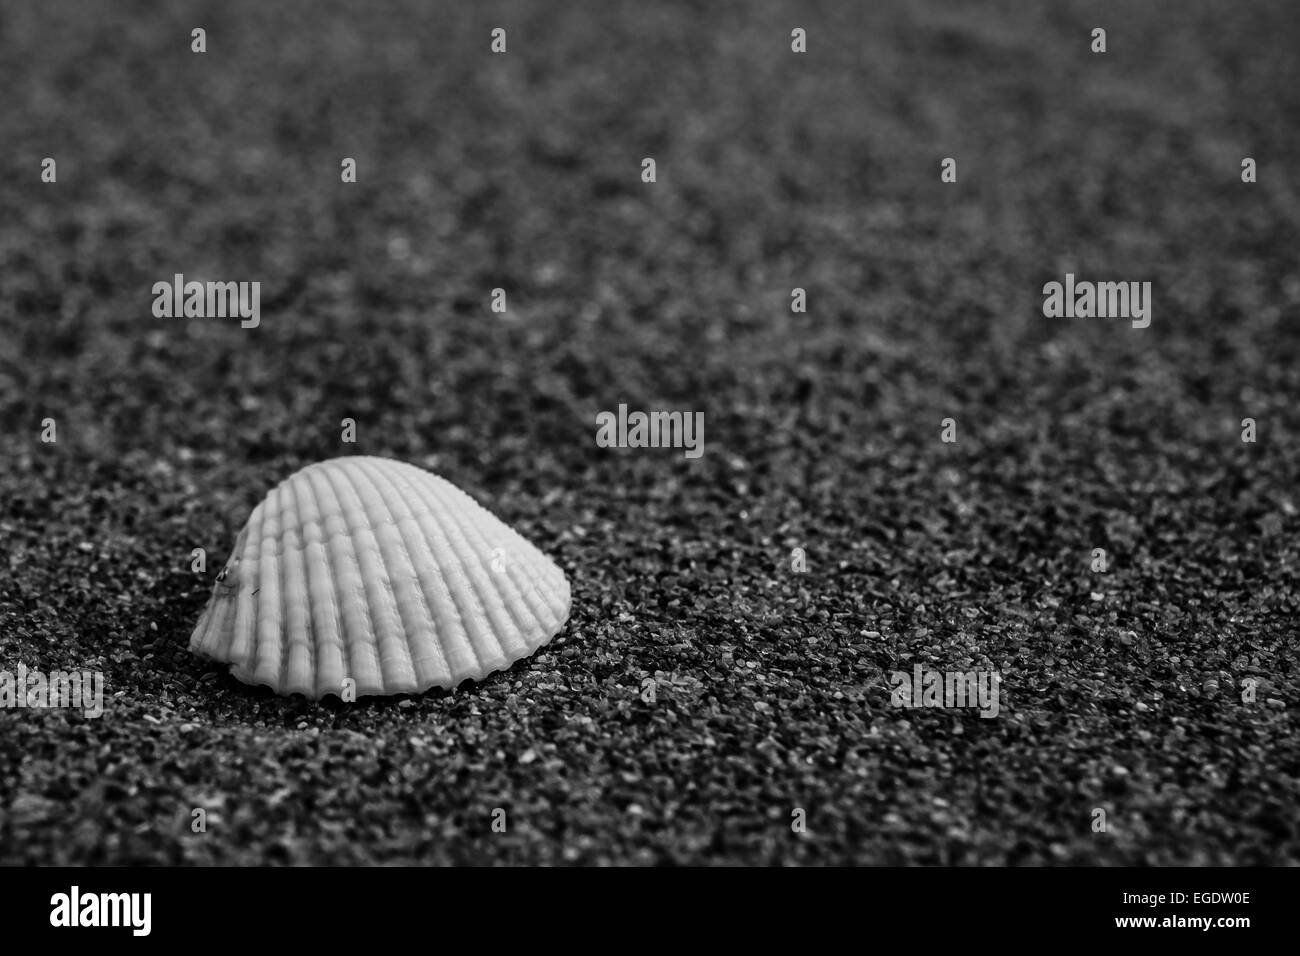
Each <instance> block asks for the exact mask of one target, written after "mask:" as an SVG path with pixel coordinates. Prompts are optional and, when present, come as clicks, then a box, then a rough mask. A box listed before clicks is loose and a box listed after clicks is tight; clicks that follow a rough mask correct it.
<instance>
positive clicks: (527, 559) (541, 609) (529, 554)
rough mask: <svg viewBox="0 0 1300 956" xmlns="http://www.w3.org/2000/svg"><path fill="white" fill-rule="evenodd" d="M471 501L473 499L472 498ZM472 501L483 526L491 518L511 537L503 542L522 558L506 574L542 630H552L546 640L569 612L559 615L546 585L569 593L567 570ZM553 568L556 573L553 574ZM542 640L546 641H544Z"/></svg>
mask: <svg viewBox="0 0 1300 956" xmlns="http://www.w3.org/2000/svg"><path fill="white" fill-rule="evenodd" d="M470 500H471V501H473V499H472V498H471V499H470ZM473 503H474V507H475V510H476V516H477V517H478V518H480V519H481V520H480V521H479V525H480V526H481V525H482V524H483V523H484V521H485V520H487V519H490V520H491V521H495V522H496V523H498V524H499V525H500V526H501V527H503V528H504V529H505V531H506V534H507V536H508V539H509V540H508V541H506V542H502V543H503V544H510V545H511V550H512V552H513V555H512V556H514V557H518V558H520V560H511V561H507V562H506V563H505V568H506V574H507V575H508V576H509V579H510V582H511V584H512V585H513V586H514V588H515V593H516V594H517V595H518V596H519V597H520V598H521V599H522V600H523V601H524V603H525V604H527V605H528V610H529V613H531V614H532V615H533V620H534V622H535V623H536V624H538V625H540V626H541V627H542V629H543V630H550V631H551V633H550V635H548V638H547V639H549V637H553V636H554V635H555V634H556V633H558V631H559V626H560V625H561V624H562V623H563V622H564V617H565V616H567V615H561V614H559V613H558V612H557V611H556V610H555V608H554V607H552V606H551V603H550V602H549V601H548V600H547V598H546V592H547V585H548V584H549V585H550V586H551V587H552V588H553V589H554V588H560V587H563V589H564V590H565V591H566V592H567V591H568V582H567V580H566V579H565V577H564V572H563V571H562V570H561V569H560V568H559V566H558V565H556V564H555V562H554V561H553V560H551V558H550V557H548V556H547V555H546V553H545V552H543V551H542V550H541V549H540V548H538V547H537V546H536V545H535V544H533V543H532V542H531V541H529V540H528V539H527V538H525V537H524V536H523V535H521V534H520V533H519V532H518V531H516V530H515V529H514V528H513V527H511V526H510V525H508V524H506V523H505V522H504V521H501V520H500V519H499V518H497V517H496V516H495V515H494V514H492V512H490V511H488V510H487V509H486V508H484V507H483V506H482V505H480V504H479V503H478V502H477V501H473ZM552 571H554V572H555V573H554V574H551V573H550V572H552ZM516 572H517V573H516ZM521 576H522V580H521ZM548 577H549V578H552V579H555V580H552V581H547V580H546V578H548ZM542 643H545V641H543V642H542ZM536 646H540V645H536Z"/></svg>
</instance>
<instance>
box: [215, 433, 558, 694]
mask: <svg viewBox="0 0 1300 956" xmlns="http://www.w3.org/2000/svg"><path fill="white" fill-rule="evenodd" d="M568 616H569V582H568V579H567V578H566V577H565V576H564V572H563V571H561V570H560V568H559V567H558V566H557V565H556V564H555V563H554V562H553V561H551V560H550V559H549V558H547V557H546V555H544V554H542V552H540V551H539V550H537V548H535V547H533V545H531V544H529V543H528V542H527V541H525V540H524V539H523V538H522V537H520V536H519V535H518V534H517V533H516V532H515V531H514V530H513V529H511V528H510V527H509V526H507V525H506V524H504V523H503V522H502V521H501V520H500V519H498V518H496V517H495V516H494V515H492V514H490V513H489V512H488V511H486V510H485V509H484V508H483V507H482V506H480V505H479V504H478V503H477V502H476V501H474V499H473V498H471V497H470V496H469V495H467V494H465V492H463V491H461V490H460V489H459V488H457V487H456V486H455V485H453V484H451V483H450V482H448V481H446V480H444V479H442V478H439V477H438V476H437V475H433V474H430V473H429V472H427V471H424V470H423V469H420V468H417V467H415V466H414V465H408V464H405V463H403V462H400V461H393V460H391V459H386V458H368V457H360V456H357V457H347V458H334V459H331V460H330V461H323V462H319V463H318V464H314V465H309V466H308V467H306V468H304V469H302V470H301V471H299V472H297V473H295V474H293V475H291V476H290V477H289V478H287V479H285V480H284V481H282V482H281V483H280V484H279V485H278V486H277V487H276V488H275V489H274V490H272V491H271V493H270V494H269V495H267V496H266V499H265V500H264V501H263V502H262V503H261V504H259V505H258V506H257V507H256V508H255V509H254V510H253V513H252V515H251V516H250V517H249V519H248V523H247V524H246V525H244V528H243V530H242V531H241V532H240V533H239V538H238V539H237V540H236V541H235V547H234V551H233V552H232V554H231V557H230V561H229V563H228V564H227V565H226V567H225V569H224V570H223V571H222V572H221V574H220V575H218V577H217V584H216V586H215V587H214V588H213V592H212V597H211V599H210V600H209V601H208V606H207V608H206V609H205V610H204V611H203V615H202V616H201V617H200V618H199V623H198V625H197V626H196V627H195V629H194V634H193V636H192V637H191V638H190V650H191V651H193V652H194V653H195V654H198V655H199V656H200V657H205V658H209V659H211V660H215V661H220V662H223V663H228V664H229V665H230V671H231V673H232V674H234V676H235V677H237V678H238V679H239V680H241V681H243V682H244V683H246V684H265V685H266V686H268V687H271V688H272V689H274V690H275V691H276V692H277V693H279V694H304V695H306V696H307V697H311V698H320V697H324V696H325V695H326V694H338V695H339V696H343V690H344V683H343V682H344V680H345V679H347V678H351V679H352V680H353V681H355V685H354V689H355V693H356V696H358V697H360V696H362V695H365V694H414V693H419V692H421V691H425V690H428V689H429V688H431V687H455V686H456V685H457V684H459V683H460V682H461V681H463V680H466V679H473V680H480V679H482V678H483V677H486V676H487V675H488V674H490V673H492V672H493V671H496V670H501V669H503V668H506V667H509V666H510V665H511V664H513V663H514V662H515V661H517V660H519V659H520V658H523V657H527V656H528V655H529V654H531V653H533V651H535V650H537V648H539V647H541V646H542V645H543V644H545V643H546V642H547V641H549V640H550V639H551V638H552V637H554V636H555V635H556V634H557V633H559V630H560V628H561V627H563V625H564V622H565V620H566V619H567V618H568Z"/></svg>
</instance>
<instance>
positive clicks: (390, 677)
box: [332, 464, 416, 693]
mask: <svg viewBox="0 0 1300 956" xmlns="http://www.w3.org/2000/svg"><path fill="white" fill-rule="evenodd" d="M332 470H334V471H337V472H338V475H339V480H340V481H341V482H343V483H344V484H345V485H346V487H347V489H348V491H350V492H351V493H352V494H353V495H354V496H355V498H356V504H357V505H359V506H360V508H359V510H356V511H348V512H346V514H347V515H348V518H347V522H348V526H349V527H350V528H351V529H352V531H353V537H354V538H355V537H357V536H360V538H361V541H362V548H359V549H357V556H358V561H359V563H360V561H361V559H362V558H363V557H364V558H365V561H364V564H363V566H362V584H363V585H364V586H365V594H366V602H367V604H368V605H369V609H370V611H371V612H372V613H371V615H370V619H371V623H372V625H373V626H374V634H375V647H376V650H377V651H378V654H379V676H380V682H381V686H382V687H383V688H384V691H385V693H397V692H399V690H398V689H399V688H400V689H401V690H402V691H409V690H410V689H411V688H413V687H414V686H415V683H416V679H415V665H414V664H413V662H412V661H411V648H410V643H409V639H408V638H407V636H406V626H405V623H404V622H403V621H402V612H401V608H400V607H399V606H398V604H399V602H398V600H397V595H396V594H395V593H394V592H393V581H392V576H391V574H390V573H389V569H388V563H387V561H386V560H385V557H384V548H383V545H382V544H381V543H380V541H379V538H378V537H376V535H375V533H374V531H373V530H372V528H371V526H370V515H371V506H372V502H369V501H368V500H367V498H368V496H367V495H366V494H365V492H364V490H363V489H362V488H360V487H359V486H358V485H357V483H356V481H354V476H353V474H352V472H353V468H352V466H351V465H348V464H344V465H342V466H340V467H339V468H337V469H332ZM379 505H380V506H381V507H383V509H384V511H388V508H387V506H386V505H384V503H383V501H382V499H381V500H380V502H379ZM390 513H391V512H390Z"/></svg>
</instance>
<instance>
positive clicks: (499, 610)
mask: <svg viewBox="0 0 1300 956" xmlns="http://www.w3.org/2000/svg"><path fill="white" fill-rule="evenodd" d="M432 477H434V479H437V483H438V485H437V489H438V492H442V494H443V498H439V501H438V502H437V503H438V505H442V506H443V507H445V510H446V514H447V519H448V520H450V522H451V523H452V524H454V527H455V529H456V531H458V532H459V533H460V540H461V541H463V542H464V544H467V545H469V548H468V550H471V551H474V553H476V557H477V558H478V561H476V562H473V563H472V564H467V563H465V562H461V567H463V570H464V572H465V576H467V579H468V580H469V581H471V585H472V589H473V591H474V593H476V597H478V598H480V605H481V606H482V609H484V613H485V614H486V615H487V618H489V620H494V618H495V620H497V622H500V620H503V619H504V618H508V619H510V626H511V627H512V628H513V635H510V631H508V630H507V628H500V627H499V626H498V627H497V628H494V630H493V631H490V635H491V636H493V639H494V640H495V643H497V644H498V646H499V648H500V650H502V656H503V657H504V658H506V661H507V662H508V663H507V666H508V665H510V663H513V662H515V661H519V659H521V658H524V657H526V656H528V654H529V653H530V652H532V650H534V649H536V648H537V646H539V644H543V643H545V640H546V639H545V637H543V639H542V640H541V641H539V643H538V641H537V640H536V637H533V636H530V635H536V633H537V632H538V627H537V626H538V624H541V628H542V630H546V626H545V624H542V622H538V620H534V622H533V626H532V627H529V622H528V620H526V618H525V617H521V615H520V614H519V613H516V604H517V601H516V600H515V598H517V600H521V601H523V602H524V604H525V606H526V605H528V600H526V597H524V596H523V594H521V593H519V592H517V587H516V589H515V592H513V593H510V592H506V591H503V589H502V587H500V583H499V580H498V578H499V575H498V574H487V572H486V571H485V570H484V559H485V557H487V555H490V554H491V551H493V548H494V546H495V545H498V544H506V542H503V541H502V536H500V535H497V536H493V537H489V536H487V533H486V532H487V529H498V528H499V529H502V531H504V532H507V533H510V532H511V529H510V525H507V524H506V523H504V522H502V520H500V519H499V518H497V516H495V515H493V514H491V512H490V511H487V510H486V509H485V507H482V506H481V505H480V503H478V502H476V501H474V499H473V498H472V497H469V496H468V494H467V493H465V492H463V490H460V489H459V488H456V486H455V485H452V484H451V483H450V481H447V480H446V479H442V477H438V476H437V475H434V476H432ZM428 490H430V492H432V490H433V489H432V483H430V488H429V489H428ZM445 498H451V499H452V501H454V502H456V505H464V507H455V506H452V505H451V503H448V502H446V501H445ZM430 507H433V505H430ZM476 542H477V545H478V546H477V548H476V546H474V545H476ZM533 550H534V551H536V549H533ZM537 554H539V551H537ZM512 563H515V562H512V561H507V562H506V567H507V568H508V567H510V566H511V564H512ZM484 581H486V583H487V585H489V587H486V588H485V587H484ZM511 583H513V581H511ZM489 591H490V593H491V594H494V596H495V598H497V600H495V605H490V604H489V601H487V600H485V598H486V594H485V592H489ZM528 611H529V613H530V614H533V617H534V618H536V613H533V609H532V607H528ZM494 623H495V622H494ZM498 630H499V631H502V633H503V636H504V635H510V636H512V637H513V639H515V640H513V641H512V646H507V645H506V641H504V639H503V636H498V633H497V631H498Z"/></svg>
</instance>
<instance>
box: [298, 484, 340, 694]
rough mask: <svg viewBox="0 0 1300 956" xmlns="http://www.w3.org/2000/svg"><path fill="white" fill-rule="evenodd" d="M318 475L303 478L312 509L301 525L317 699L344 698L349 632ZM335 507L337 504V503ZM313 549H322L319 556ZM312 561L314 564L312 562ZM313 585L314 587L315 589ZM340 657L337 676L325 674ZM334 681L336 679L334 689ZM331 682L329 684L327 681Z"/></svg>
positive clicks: (305, 495)
mask: <svg viewBox="0 0 1300 956" xmlns="http://www.w3.org/2000/svg"><path fill="white" fill-rule="evenodd" d="M314 475H315V473H314V472H313V474H312V475H307V474H303V475H302V481H301V486H302V489H303V492H304V500H305V501H306V502H309V503H310V505H311V508H312V512H311V515H310V520H306V521H304V522H303V524H302V528H301V531H302V536H303V554H304V556H305V557H306V560H307V566H308V576H307V581H308V592H309V594H310V595H311V607H312V612H311V613H312V634H313V638H314V640H313V644H316V643H320V644H321V646H319V647H316V652H317V653H316V657H315V661H316V670H317V673H316V695H317V697H318V698H320V697H324V696H325V694H327V693H330V692H332V691H334V692H337V693H339V694H340V695H342V693H343V680H344V678H346V677H347V676H348V673H347V668H348V666H349V663H348V647H347V628H346V624H345V622H344V620H343V608H342V607H341V606H340V604H339V600H338V597H339V582H338V576H337V575H336V574H335V571H334V564H333V562H332V561H331V560H330V542H329V539H328V535H327V534H326V528H325V504H324V502H323V501H322V498H321V495H320V490H319V488H318V487H317V485H316V481H315V477H314ZM335 500H336V503H337V499H335ZM311 528H319V529H320V535H319V540H309V539H310V535H309V534H308V532H309V530H310V529H311ZM313 545H315V546H317V548H319V552H317V551H316V550H315V549H314V548H313ZM313 557H314V558H315V560H313ZM313 584H314V585H315V587H313ZM334 655H337V658H338V660H337V664H338V674H337V675H331V674H327V673H325V672H324V671H323V669H324V668H325V667H326V666H328V665H329V664H330V663H332V662H333V660H334ZM332 677H337V680H338V686H337V687H335V686H334V683H333V680H332V679H331V678H332ZM327 680H329V683H328V684H327V683H326V681H327Z"/></svg>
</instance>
